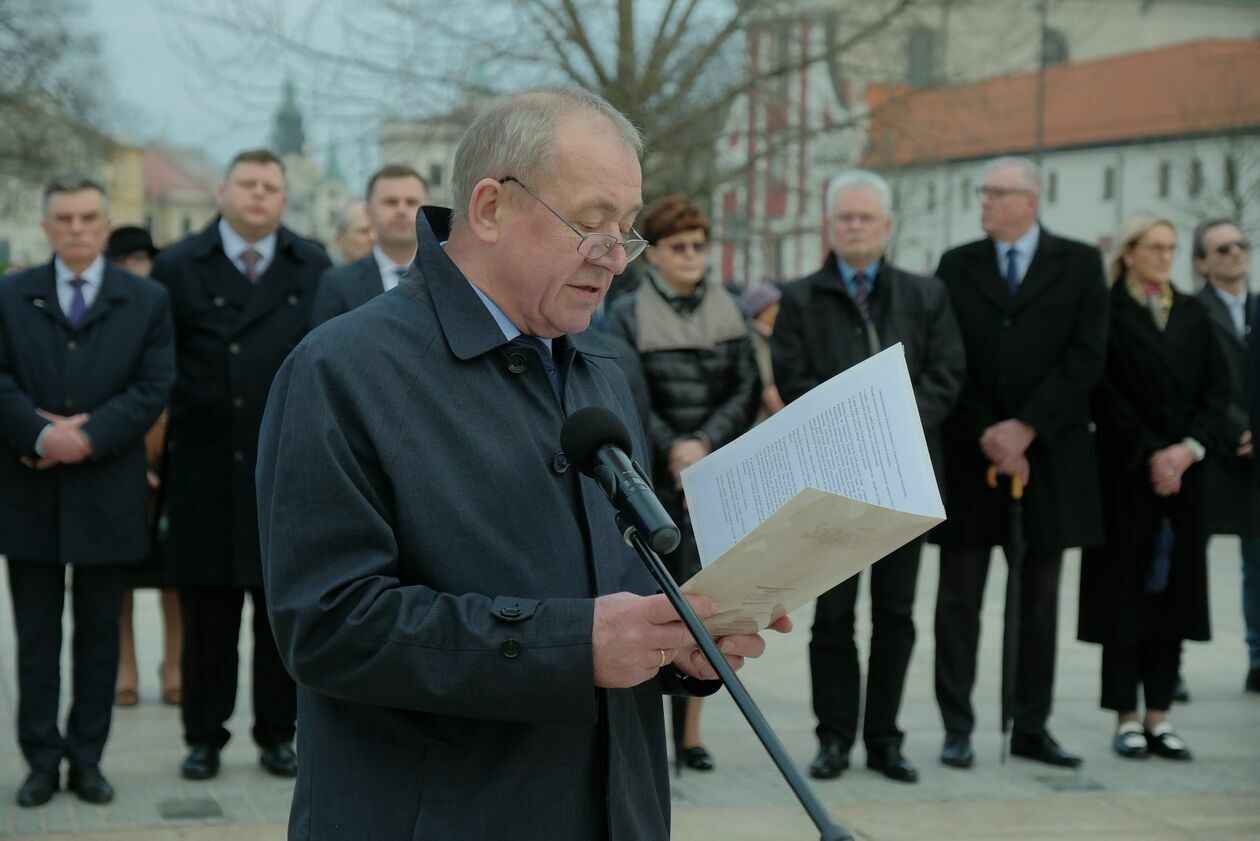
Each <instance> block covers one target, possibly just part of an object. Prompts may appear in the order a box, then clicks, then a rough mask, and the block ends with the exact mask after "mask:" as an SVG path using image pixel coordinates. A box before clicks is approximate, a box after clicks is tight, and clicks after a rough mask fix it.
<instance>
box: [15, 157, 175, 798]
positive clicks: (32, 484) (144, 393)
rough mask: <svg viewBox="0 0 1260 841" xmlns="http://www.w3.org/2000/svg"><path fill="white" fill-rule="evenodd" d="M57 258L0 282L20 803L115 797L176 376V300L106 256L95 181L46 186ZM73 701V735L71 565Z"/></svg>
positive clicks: (104, 217)
mask: <svg viewBox="0 0 1260 841" xmlns="http://www.w3.org/2000/svg"><path fill="white" fill-rule="evenodd" d="M43 227H44V233H45V235H46V236H47V237H48V242H49V245H51V246H52V250H53V253H54V254H55V257H54V259H53V261H52V262H51V263H50V264H48V265H46V266H40V267H38V268H34V269H30V270H28V271H25V272H21V273H19V274H15V275H12V276H9V277H6V278H4V279H3V280H0V554H4V555H5V556H6V557H7V558H8V567H9V589H10V590H11V592H12V596H13V617H14V621H15V624H16V626H17V646H18V715H17V718H18V721H17V725H18V743H19V744H20V745H21V748H22V755H23V756H24V757H25V758H26V761H27V763H28V764H29V765H30V769H31V771H30V775H29V776H28V777H27V778H26V781H25V782H24V783H23V784H22V786H21V788H20V789H19V791H18V794H17V802H18V805H20V806H39V805H41V804H43V803H47V802H48V800H49V799H50V798H51V797H52V795H53V793H54V792H55V791H57V790H58V789H59V788H60V787H61V770H60V768H61V762H62V760H63V759H65V760H67V761H68V762H69V764H70V775H69V778H68V780H67V787H68V788H69V789H71V790H72V791H74V792H76V793H77V794H78V796H79V798H80V799H81V800H85V801H88V802H89V803H108V802H109V801H110V800H112V799H113V796H114V792H113V789H112V788H111V787H110V784H109V783H108V782H107V781H106V779H105V777H104V775H103V774H102V773H101V770H100V762H101V755H102V753H103V752H104V750H105V742H106V739H107V738H108V736H109V726H110V718H111V714H112V709H113V702H114V677H115V675H116V673H117V671H118V614H119V611H120V610H121V608H122V596H123V589H124V587H125V585H126V581H127V579H126V576H125V565H126V564H128V563H137V562H140V561H142V560H144V559H145V558H146V557H147V556H148V553H149V529H148V483H147V482H146V480H145V456H144V434H145V432H146V431H148V429H149V427H150V426H151V425H152V424H153V422H154V421H155V420H157V417H158V415H159V414H160V413H161V411H162V407H163V406H164V405H165V403H166V398H167V396H168V394H169V393H170V388H171V383H172V382H173V381H174V379H175V359H174V339H173V336H172V331H171V315H170V306H169V304H168V302H167V295H166V290H164V289H163V288H162V287H161V286H159V285H158V284H156V283H153V282H151V281H148V280H145V279H143V278H139V277H136V276H135V275H133V274H130V273H129V272H126V271H123V270H122V269H120V268H117V267H115V266H112V265H108V264H107V263H106V262H105V258H104V257H103V256H102V255H101V252H102V250H103V248H104V246H105V241H106V239H107V238H108V236H109V204H108V199H107V198H106V195H105V190H104V188H102V187H101V186H100V184H98V183H97V182H95V181H93V180H91V179H89V178H84V177H82V176H65V177H62V178H58V179H55V180H53V181H52V182H51V183H49V185H48V186H47V187H45V189H44V221H43ZM67 566H69V567H71V568H72V569H73V572H72V574H71V582H72V583H71V592H72V606H71V610H72V612H73V616H74V644H73V648H72V650H73V655H72V657H71V663H72V669H73V678H74V679H73V693H72V699H73V700H72V702H71V707H70V716H69V720H68V722H67V726H66V729H65V732H64V734H63V733H62V731H61V729H60V728H59V726H58V715H57V713H58V703H59V701H60V694H61V693H60V688H61V629H62V613H63V610H64V605H65V591H66V567H67Z"/></svg>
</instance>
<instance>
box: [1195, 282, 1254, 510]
mask: <svg viewBox="0 0 1260 841" xmlns="http://www.w3.org/2000/svg"><path fill="white" fill-rule="evenodd" d="M1196 297H1197V298H1198V299H1199V303H1201V304H1203V307H1204V309H1206V310H1207V313H1208V318H1209V320H1210V321H1211V324H1212V332H1213V333H1214V334H1215V336H1216V340H1217V343H1218V344H1220V346H1221V352H1222V354H1223V355H1224V358H1225V367H1226V368H1227V369H1228V370H1229V383H1230V389H1231V394H1230V402H1229V408H1228V409H1227V410H1226V413H1225V420H1226V427H1225V429H1226V434H1227V435H1228V436H1229V437H1230V439H1231V440H1233V441H1237V440H1238V436H1240V435H1242V433H1243V432H1244V431H1245V430H1248V429H1252V428H1253V427H1252V426H1251V418H1250V417H1248V414H1247V405H1246V388H1245V383H1244V374H1245V372H1246V368H1247V341H1246V339H1245V338H1244V337H1243V336H1239V335H1238V331H1237V330H1235V329H1234V322H1233V319H1231V318H1230V317H1229V310H1228V309H1227V308H1226V306H1225V302H1224V301H1222V300H1221V299H1220V296H1219V295H1217V294H1216V291H1215V290H1214V289H1213V288H1212V287H1211V285H1208V286H1205V287H1204V288H1203V289H1201V290H1199V293H1198V295H1197V296H1196ZM1254 302H1255V296H1253V295H1248V296H1247V308H1246V310H1245V311H1246V313H1247V328H1248V330H1251V329H1252V327H1253V321H1252V316H1251V309H1252V304H1253V303H1254ZM1253 341H1254V339H1253ZM1254 469H1255V457H1254V456H1248V457H1243V458H1239V457H1238V456H1235V455H1233V453H1232V451H1231V452H1229V453H1227V454H1223V455H1220V456H1216V457H1213V458H1210V459H1208V460H1207V461H1205V462H1204V463H1203V474H1204V475H1203V484H1204V487H1203V494H1204V499H1205V505H1206V510H1207V528H1208V533H1209V534H1238V535H1260V487H1257V486H1256V482H1255V477H1254V475H1253V470H1254Z"/></svg>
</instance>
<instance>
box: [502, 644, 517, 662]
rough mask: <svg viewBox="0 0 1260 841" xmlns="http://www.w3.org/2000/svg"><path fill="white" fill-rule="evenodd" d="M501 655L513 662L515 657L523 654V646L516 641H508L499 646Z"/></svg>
mask: <svg viewBox="0 0 1260 841" xmlns="http://www.w3.org/2000/svg"><path fill="white" fill-rule="evenodd" d="M499 653H500V654H502V655H503V656H504V657H506V658H508V659H509V660H511V659H512V658H513V657H519V656H520V653H521V644H520V643H519V642H517V641H516V640H508V641H507V642H505V643H503V645H501V646H499Z"/></svg>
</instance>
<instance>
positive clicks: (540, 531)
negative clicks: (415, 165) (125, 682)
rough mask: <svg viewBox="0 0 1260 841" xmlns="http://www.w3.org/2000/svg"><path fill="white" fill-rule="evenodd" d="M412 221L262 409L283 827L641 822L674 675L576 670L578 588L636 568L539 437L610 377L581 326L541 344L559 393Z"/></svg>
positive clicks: (579, 662) (519, 833) (327, 829)
mask: <svg viewBox="0 0 1260 841" xmlns="http://www.w3.org/2000/svg"><path fill="white" fill-rule="evenodd" d="M426 212H427V213H433V212H435V209H427V210H426ZM417 228H418V229H419V231H418V233H419V239H420V253H419V256H418V257H417V261H416V265H415V266H414V267H413V269H412V273H411V274H409V275H407V276H406V277H404V278H403V281H402V283H401V284H400V285H399V287H398V288H396V289H393V290H391V291H390V292H388V293H385V294H384V295H381V296H379V297H378V298H376V299H374V300H372V301H370V302H368V303H367V304H365V305H364V306H362V307H359V308H358V309H356V310H354V311H352V312H350V313H348V314H346V315H345V316H344V317H342V318H337V319H335V320H333V321H330V322H328V323H327V324H324V325H323V326H321V327H320V328H318V329H316V330H315V331H313V332H312V333H311V335H310V336H309V337H308V338H307V339H306V340H305V341H303V342H302V343H301V344H300V345H299V346H298V348H297V350H295V351H294V353H293V354H292V355H291V356H290V357H289V359H288V360H287V361H286V362H285V364H284V366H283V367H282V368H281V370H280V372H279V374H278V375H277V377H276V381H275V386H274V387H273V389H272V393H271V397H270V399H269V401H268V407H267V414H266V417H265V419H264V422H263V431H262V438H261V443H260V453H259V464H258V494H259V496H258V499H259V515H260V523H261V535H262V547H263V558H264V571H265V578H266V588H267V604H268V607H269V609H270V613H271V621H272V627H273V628H274V629H275V634H276V640H277V643H278V644H279V649H280V656H281V658H282V659H283V660H284V663H285V665H286V666H287V667H288V669H289V671H290V672H291V673H292V674H293V675H294V677H295V678H296V679H297V681H298V720H299V721H301V726H300V727H299V728H298V749H297V750H298V761H299V770H298V780H297V787H296V790H295V792H294V801H293V813H292V816H291V818H290V823H289V837H290V838H292V839H302V841H318V839H348V838H372V839H378V838H379V839H403V838H425V839H429V838H432V839H438V838H459V839H467V840H468V841H476V839H495V841H497V839H502V838H513V839H522V840H523V841H528V839H540V841H541V839H548V841H550V839H590V838H600V837H606V836H605V833H607V834H608V836H610V837H611V838H612V839H617V840H618V841H619V840H620V839H625V841H644V840H645V839H647V840H648V841H650V839H660V840H661V841H664V839H666V838H668V835H669V784H668V779H667V772H666V764H665V744H664V727H663V721H662V710H661V693H662V691H663V690H666V691H667V690H671V689H680V688H681V687H680V686H679V682H678V681H677V680H676V679H673V678H672V677H671V678H669V679H666V678H660V679H658V680H652V681H649V682H648V683H645V684H643V685H641V686H639V687H637V688H635V689H632V690H609V691H604V690H599V689H596V688H595V686H594V685H593V672H592V670H593V666H592V646H591V629H592V616H593V604H594V602H593V598H592V597H594V596H596V595H598V594H603V593H612V592H618V591H631V592H636V593H642V594H647V593H651V592H653V591H654V589H655V588H654V586H653V582H652V580H651V579H650V578H649V576H648V573H647V572H646V571H645V569H644V568H643V566H642V565H641V563H640V562H639V561H638V559H637V558H636V556H635V555H634V553H633V552H632V551H631V550H630V549H629V548H628V547H627V546H626V544H625V543H624V541H623V540H622V539H621V536H620V534H619V533H618V530H617V528H616V526H615V524H614V520H613V516H612V510H611V508H610V506H609V504H608V502H607V501H606V499H605V497H604V496H603V494H602V493H601V492H600V491H599V490H598V488H597V486H596V485H595V483H594V482H593V481H592V480H590V479H587V478H585V477H582V476H580V475H579V474H578V472H577V470H576V469H572V468H570V467H569V464H568V460H567V458H566V457H565V456H564V454H563V453H561V452H560V444H559V441H560V428H561V425H562V424H563V422H564V419H565V416H566V413H567V412H571V411H573V410H576V409H578V408H581V407H583V406H589V405H600V406H605V407H607V408H609V409H611V410H612V411H614V412H617V413H618V414H620V415H622V416H624V417H633V414H634V409H633V400H632V398H631V396H630V393H629V391H628V389H627V387H626V383H625V379H624V377H623V376H622V375H621V372H620V370H619V369H618V368H617V366H616V365H615V364H614V363H613V362H612V360H611V359H610V358H608V357H609V355H610V353H611V352H610V351H608V350H607V349H606V347H605V346H604V345H603V344H602V342H600V341H599V340H598V339H597V338H595V337H594V336H593V335H592V334H590V333H583V334H580V335H577V336H570V337H566V338H564V339H561V340H558V341H557V350H558V353H557V361H558V362H559V363H560V365H561V368H562V371H563V376H564V380H565V405H564V409H563V410H562V409H561V407H560V405H559V403H558V402H557V400H556V398H555V395H554V394H553V393H552V390H551V386H550V385H549V383H548V380H547V375H546V372H545V371H544V369H543V368H542V365H541V364H540V363H539V362H538V361H536V358H535V357H533V355H532V353H523V352H522V351H521V350H519V349H517V348H516V347H514V346H510V345H508V344H507V343H506V342H505V340H504V338H503V334H502V332H501V331H500V329H499V327H498V325H497V324H496V323H495V321H494V319H493V317H492V316H491V315H490V313H489V312H488V311H487V309H486V308H485V306H484V305H483V304H482V303H481V301H480V300H479V299H478V298H477V296H476V294H475V293H474V291H473V289H472V287H471V286H470V285H469V283H468V282H467V281H466V280H465V279H464V277H463V276H462V275H461V274H460V273H459V271H458V270H457V269H456V268H455V266H454V264H452V263H451V262H450V261H449V260H448V259H447V258H446V256H445V254H444V253H443V252H442V250H441V249H440V248H439V246H438V244H437V240H436V239H435V237H434V234H433V232H432V231H431V229H430V227H429V225H428V223H426V221H425V219H424V217H423V216H422V217H420V219H419V220H418V222H417ZM632 436H633V438H634V450H635V455H636V456H637V457H638V458H639V459H642V458H643V456H644V454H645V452H646V444H645V442H644V440H643V436H642V434H641V432H640V431H638V430H637V429H633V430H632ZM666 671H668V670H666ZM696 683H697V682H696V681H692V680H689V681H687V684H696ZM697 688H698V689H700V690H701V691H704V692H710V691H714V690H715V689H716V688H717V684H716V683H707V682H705V683H700V684H699V685H698V687H697Z"/></svg>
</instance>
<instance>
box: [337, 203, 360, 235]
mask: <svg viewBox="0 0 1260 841" xmlns="http://www.w3.org/2000/svg"><path fill="white" fill-rule="evenodd" d="M360 209H361V210H363V212H365V213H366V212H367V202H365V201H363V200H362V199H355V200H354V201H352V202H349V203H347V204H346V206H345V207H343V208H341V213H339V214H337V230H336V233H337V236H341V235H342V234H344V233H345V232H346V231H348V230H350V214H351V213H353V212H354V211H355V210H360Z"/></svg>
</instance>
